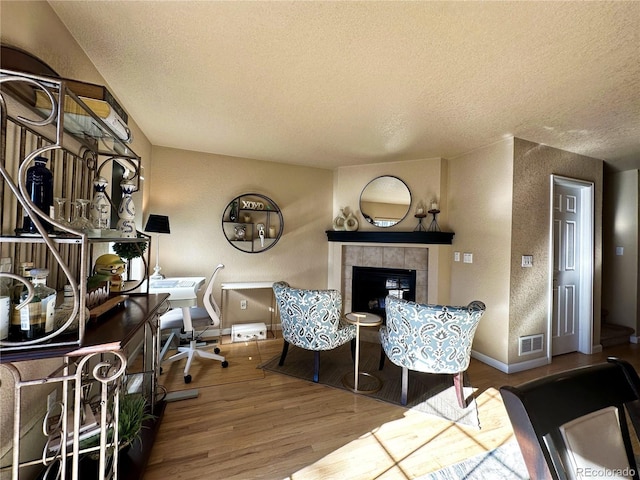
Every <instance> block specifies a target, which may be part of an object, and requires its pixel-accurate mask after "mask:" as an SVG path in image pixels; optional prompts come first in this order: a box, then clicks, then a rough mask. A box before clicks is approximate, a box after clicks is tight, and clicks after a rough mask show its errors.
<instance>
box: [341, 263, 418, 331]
mask: <svg viewBox="0 0 640 480" xmlns="http://www.w3.org/2000/svg"><path fill="white" fill-rule="evenodd" d="M351 292H352V300H351V309H352V310H353V311H354V312H371V313H375V314H376V315H380V316H381V317H382V318H383V319H384V318H385V317H386V312H385V300H386V297H387V295H393V296H396V297H399V298H403V299H405V300H411V301H415V299H416V271H415V270H408V269H404V268H380V267H361V266H357V265H356V266H353V267H352V278H351Z"/></svg>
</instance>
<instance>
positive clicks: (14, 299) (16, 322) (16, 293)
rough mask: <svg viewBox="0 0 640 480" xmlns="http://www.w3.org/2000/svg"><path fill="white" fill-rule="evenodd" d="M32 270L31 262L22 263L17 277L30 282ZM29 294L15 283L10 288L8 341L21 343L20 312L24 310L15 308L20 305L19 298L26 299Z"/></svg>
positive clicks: (20, 285)
mask: <svg viewBox="0 0 640 480" xmlns="http://www.w3.org/2000/svg"><path fill="white" fill-rule="evenodd" d="M32 268H33V262H22V263H21V264H20V268H19V271H18V275H20V276H21V277H24V278H25V279H27V280H31V269H32ZM28 294H29V291H28V290H27V287H26V286H25V285H24V284H23V283H21V282H16V283H15V284H14V286H13V288H12V294H11V323H10V324H9V341H11V342H21V341H22V340H23V336H22V328H21V321H20V317H21V312H22V310H26V309H27V307H26V306H24V307H23V308H22V309H20V310H18V309H16V306H17V305H19V304H20V303H21V300H20V297H23V298H24V297H26V296H27V295H28Z"/></svg>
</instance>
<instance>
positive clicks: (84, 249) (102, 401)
mask: <svg viewBox="0 0 640 480" xmlns="http://www.w3.org/2000/svg"><path fill="white" fill-rule="evenodd" d="M43 95H44V96H45V97H46V98H48V99H49V101H50V105H51V107H50V108H49V109H46V108H45V109H43V108H42V107H41V106H38V103H37V102H36V100H35V99H36V97H37V96H39V97H42V96H43ZM60 98H63V99H64V107H62V105H60V103H59V102H58V99H60ZM67 102H71V103H72V104H73V105H74V108H76V110H74V111H75V112H76V113H75V114H76V115H77V112H78V111H80V112H81V114H82V115H85V116H86V119H88V121H89V122H90V126H91V128H89V129H88V130H84V129H83V128H84V127H82V125H84V124H85V123H82V124H80V125H81V126H80V127H79V126H78V123H77V121H76V120H77V119H74V118H73V115H70V114H69V113H68V108H67ZM0 113H1V118H0V126H1V128H2V130H1V136H0V156H1V158H0V160H1V162H0V175H1V176H2V178H3V182H2V186H1V190H0V197H1V198H2V212H1V216H0V228H1V235H0V254H1V256H2V257H3V258H4V257H9V258H11V259H12V263H13V266H14V268H16V269H17V266H18V265H19V263H21V262H23V261H33V262H34V263H36V266H40V267H47V268H49V270H50V276H49V286H51V287H53V288H55V289H56V290H57V291H60V290H61V289H62V287H63V286H64V284H66V283H68V284H70V285H71V286H72V290H73V291H74V300H75V302H74V310H73V312H72V313H71V314H70V316H69V318H68V320H67V322H66V323H64V325H62V326H60V327H59V328H57V329H55V330H54V331H52V332H50V333H48V334H46V335H45V336H43V337H41V338H37V339H33V340H30V341H24V342H15V341H13V342H10V341H7V340H0V363H1V366H2V367H4V368H6V369H8V371H9V372H10V374H11V377H12V378H13V382H14V402H13V403H14V416H13V422H14V428H13V436H12V442H11V449H12V462H11V465H10V467H5V468H0V474H2V473H3V472H5V471H6V470H10V472H11V478H13V479H14V480H18V479H19V478H21V475H22V474H23V472H24V473H25V475H32V473H33V472H29V469H32V468H39V467H40V468H42V469H43V470H44V471H46V472H49V473H48V476H47V477H46V478H72V479H74V480H77V479H78V478H87V472H86V471H85V470H84V468H86V464H87V460H86V458H87V457H95V458H96V463H95V465H94V466H93V467H90V470H91V471H93V473H91V474H90V476H91V477H93V476H94V474H95V478H100V479H106V478H109V479H117V478H119V476H120V472H119V467H118V465H119V463H120V462H119V454H118V452H119V448H118V415H119V399H120V394H121V391H122V392H123V393H127V389H128V388H129V387H128V386H125V379H127V378H130V377H129V375H128V372H127V368H128V364H129V363H130V362H131V361H133V359H134V358H136V357H137V356H138V354H139V353H140V352H142V354H143V355H142V357H143V361H142V367H141V370H140V371H139V372H138V375H140V374H141V377H139V378H141V379H142V380H141V382H138V385H137V387H136V388H137V389H139V390H140V392H142V393H143V395H145V397H146V398H147V400H148V404H149V408H150V409H151V411H152V412H153V410H154V409H155V408H156V385H157V381H156V379H157V373H158V372H157V370H158V368H157V360H156V359H157V348H158V342H159V340H158V339H157V311H158V309H159V307H160V305H161V304H162V303H163V302H164V300H165V299H164V298H156V296H148V295H142V296H135V295H130V296H129V298H127V300H125V301H123V304H122V305H121V307H122V308H123V309H124V312H125V313H126V315H125V314H120V313H117V312H116V313H114V314H112V313H108V314H105V317H107V318H106V319H105V320H104V324H101V325H92V326H90V327H89V328H87V327H86V323H87V320H88V319H87V318H86V314H85V305H86V297H87V279H88V277H89V276H90V275H91V271H90V268H91V260H92V259H93V258H95V256H96V255H97V254H99V253H100V251H101V250H105V249H106V244H108V243H111V242H138V243H140V242H142V243H146V244H147V247H150V242H151V239H150V237H149V236H147V235H143V234H140V233H139V232H138V235H139V236H138V237H137V238H120V237H114V236H113V235H112V234H110V235H108V236H103V235H102V234H101V233H102V232H91V233H87V232H84V231H79V230H75V229H73V228H72V227H70V226H68V225H66V224H63V223H61V222H59V221H58V220H56V219H52V218H50V217H48V216H47V215H45V214H44V213H42V212H41V211H40V210H39V209H38V208H37V207H36V206H35V205H34V203H33V202H32V201H31V199H30V198H29V197H28V196H27V194H26V191H27V190H26V171H27V169H28V168H29V166H31V165H32V164H33V161H34V159H35V158H36V157H37V156H48V157H50V170H52V173H53V177H54V189H55V191H56V192H58V195H60V196H64V197H67V198H69V199H72V198H75V199H77V198H86V199H89V198H91V196H92V194H93V190H92V181H93V178H94V177H95V176H97V175H100V174H101V173H102V172H103V169H104V168H106V167H107V166H108V165H109V164H115V163H117V164H119V165H122V166H123V167H124V169H125V171H127V172H128V173H129V177H128V178H129V180H131V181H133V182H134V183H135V185H136V188H137V189H139V188H140V172H139V170H140V158H139V157H138V156H137V155H136V154H135V152H133V151H132V150H131V149H130V147H129V144H128V143H127V142H128V139H122V138H120V137H119V136H118V134H117V133H116V132H115V131H114V130H112V129H111V128H110V127H109V126H108V125H107V124H106V123H105V122H104V121H103V120H102V119H101V118H100V117H99V116H98V115H96V114H95V113H94V112H93V111H92V110H91V109H90V108H89V107H87V106H86V105H85V104H84V103H83V101H82V100H81V99H80V98H79V97H77V96H76V95H75V94H74V93H73V92H72V91H71V90H69V89H68V88H67V85H66V81H65V80H64V79H58V78H51V77H43V76H37V75H30V74H26V73H22V72H16V71H9V70H3V69H0ZM109 202H110V203H111V208H112V211H114V210H115V211H117V208H118V206H117V205H114V204H113V202H112V201H111V198H109ZM21 213H22V214H24V215H28V216H29V217H31V219H32V220H33V223H34V224H35V226H36V228H37V230H38V232H39V235H28V236H27V235H21V234H20V232H19V227H20V225H21V223H22V216H21ZM45 220H46V221H47V222H48V223H50V224H51V225H53V228H54V232H53V233H47V231H46V229H45V228H44V227H43V221H45ZM95 233H98V235H94V234H95ZM146 251H147V254H146V257H145V256H143V257H142V258H143V262H144V266H145V272H147V273H146V274H145V277H146V276H148V267H149V251H150V248H147V249H146ZM1 276H3V274H2V273H0V277H1ZM143 280H144V278H143V279H140V281H139V283H137V284H136V285H133V286H131V288H129V289H128V290H127V292H129V291H131V290H133V289H135V288H137V287H138V286H139V285H140V283H142V281H143ZM134 283H135V282H134ZM127 292H118V293H127ZM122 315H124V317H125V318H122ZM76 316H78V317H79V322H78V323H79V329H78V330H77V332H72V333H70V332H68V327H69V326H70V325H71V323H72V320H73V318H75V317H76ZM132 318H133V319H135V321H134V322H132V320H131V319H132ZM42 358H57V359H60V362H61V364H62V366H61V367H59V368H58V367H57V368H55V369H54V370H53V371H52V372H51V373H50V374H49V375H46V376H45V377H43V378H23V375H22V374H21V373H20V370H19V369H18V368H17V366H16V365H17V364H18V362H23V361H30V360H34V359H42ZM43 384H50V385H52V386H57V387H58V389H59V391H60V394H61V395H60V397H61V400H60V402H59V404H58V406H56V407H55V408H54V410H55V412H57V416H58V417H59V419H58V421H57V422H52V417H53V416H54V415H55V412H54V411H52V409H51V408H50V409H49V411H48V412H47V416H46V417H45V419H44V421H43V432H44V434H45V436H46V437H47V443H46V445H45V446H44V449H43V452H42V456H41V458H35V459H25V458H22V457H23V455H22V454H21V450H22V448H21V447H22V440H23V439H22V432H21V425H22V420H23V418H22V417H23V415H22V402H21V397H22V393H23V392H24V389H25V388H31V387H33V386H36V385H43ZM125 387H126V389H125ZM91 398H94V400H95V405H96V408H95V411H94V414H95V417H96V422H95V423H96V425H95V426H94V427H93V429H94V433H97V432H99V434H100V435H99V438H100V442H99V445H97V446H94V447H89V448H84V447H81V446H80V441H79V437H80V436H81V435H80V429H81V426H82V425H83V416H84V412H85V407H86V406H87V405H88V404H89V403H90V399H91ZM55 439H57V442H58V444H59V446H58V448H51V446H52V444H55ZM58 472H59V473H60V476H59V477H57V476H56V474H57V473H58ZM81 472H82V473H81Z"/></svg>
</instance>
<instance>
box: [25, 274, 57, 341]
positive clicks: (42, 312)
mask: <svg viewBox="0 0 640 480" xmlns="http://www.w3.org/2000/svg"><path fill="white" fill-rule="evenodd" d="M30 273H31V278H32V281H31V283H33V290H34V292H35V295H34V296H33V299H32V300H31V302H30V303H28V304H27V305H26V306H25V307H24V308H22V309H21V310H20V329H21V330H22V338H23V339H25V340H34V339H36V338H40V337H43V336H45V335H47V334H48V333H51V332H52V331H53V327H54V312H55V306H56V296H57V294H56V291H55V290H54V289H53V288H51V287H48V286H47V276H48V275H49V270H47V269H46V268H33V269H31V272H30ZM26 298H27V292H23V293H22V294H21V295H20V301H24V300H25V299H26Z"/></svg>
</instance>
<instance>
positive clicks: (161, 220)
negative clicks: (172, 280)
mask: <svg viewBox="0 0 640 480" xmlns="http://www.w3.org/2000/svg"><path fill="white" fill-rule="evenodd" d="M144 231H145V232H150V233H171V230H170V229H169V217H167V216H166V215H154V214H150V215H149V218H148V219H147V225H146V226H145V227H144ZM160 270H161V268H160V235H158V243H157V244H156V266H155V267H153V275H151V276H150V277H149V278H150V279H151V280H159V279H161V278H164V276H163V275H161V274H160Z"/></svg>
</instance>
